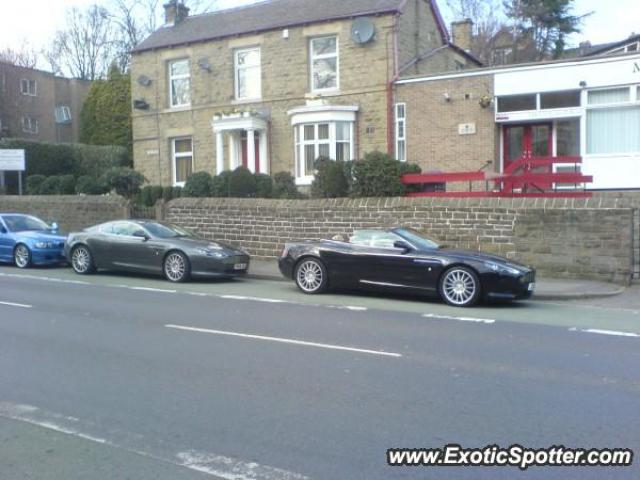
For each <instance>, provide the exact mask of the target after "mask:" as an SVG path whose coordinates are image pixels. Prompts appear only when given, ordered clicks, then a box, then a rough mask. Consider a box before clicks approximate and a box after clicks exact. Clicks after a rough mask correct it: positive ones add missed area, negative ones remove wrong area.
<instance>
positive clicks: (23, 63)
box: [0, 41, 38, 68]
mask: <svg viewBox="0 0 640 480" xmlns="http://www.w3.org/2000/svg"><path fill="white" fill-rule="evenodd" d="M0 62H5V63H10V64H12V65H17V66H18V67H25V68H35V67H36V65H37V64H38V52H36V51H35V50H34V49H33V48H31V47H30V46H29V44H28V43H27V42H26V41H25V43H24V44H23V45H22V47H21V48H20V49H17V50H16V49H13V48H11V47H6V48H3V49H1V50H0Z"/></svg>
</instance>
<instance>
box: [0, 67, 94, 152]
mask: <svg viewBox="0 0 640 480" xmlns="http://www.w3.org/2000/svg"><path fill="white" fill-rule="evenodd" d="M90 86H91V82H89V81H86V80H78V79H71V78H63V77H59V76H56V75H54V74H52V73H49V72H44V71H42V70H36V69H32V68H24V67H18V66H16V65H11V64H8V63H4V62H0V137H18V138H26V139H28V140H35V141H43V142H52V143H73V142H78V140H79V137H80V122H79V117H80V111H81V110H82V104H83V103H84V99H85V98H86V96H87V93H88V92H89V88H90Z"/></svg>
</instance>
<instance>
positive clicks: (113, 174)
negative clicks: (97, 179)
mask: <svg viewBox="0 0 640 480" xmlns="http://www.w3.org/2000/svg"><path fill="white" fill-rule="evenodd" d="M103 180H104V183H105V185H106V186H107V188H109V189H110V190H115V192H116V193H117V194H118V195H122V196H123V197H126V198H133V196H134V195H135V194H136V193H138V192H139V191H140V186H141V185H142V184H143V183H144V182H145V178H144V175H142V174H141V173H140V172H136V171H135V170H132V169H131V168H111V169H109V170H107V172H105V174H104V176H103Z"/></svg>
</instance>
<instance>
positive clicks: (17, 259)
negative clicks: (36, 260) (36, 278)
mask: <svg viewBox="0 0 640 480" xmlns="http://www.w3.org/2000/svg"><path fill="white" fill-rule="evenodd" d="M13 260H14V263H15V264H16V267H18V268H28V267H29V266H30V265H31V252H30V251H29V249H28V248H27V246H26V245H22V244H20V245H18V246H17V247H16V249H15V251H14V252H13Z"/></svg>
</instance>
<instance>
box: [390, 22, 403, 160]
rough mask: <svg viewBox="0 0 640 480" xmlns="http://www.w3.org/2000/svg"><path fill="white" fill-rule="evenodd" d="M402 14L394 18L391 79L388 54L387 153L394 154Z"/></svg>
mask: <svg viewBox="0 0 640 480" xmlns="http://www.w3.org/2000/svg"><path fill="white" fill-rule="evenodd" d="M399 15H400V14H396V15H395V16H394V20H393V29H392V30H391V36H392V41H393V46H392V48H393V78H391V79H390V80H389V67H388V63H389V56H388V55H387V153H388V154H389V155H392V156H393V154H394V150H395V148H394V146H393V134H394V128H393V117H394V112H393V86H394V84H395V82H396V81H397V80H398V79H399V78H400V74H399V72H398V18H399ZM388 44H389V40H388V34H387V46H388Z"/></svg>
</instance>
